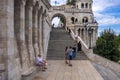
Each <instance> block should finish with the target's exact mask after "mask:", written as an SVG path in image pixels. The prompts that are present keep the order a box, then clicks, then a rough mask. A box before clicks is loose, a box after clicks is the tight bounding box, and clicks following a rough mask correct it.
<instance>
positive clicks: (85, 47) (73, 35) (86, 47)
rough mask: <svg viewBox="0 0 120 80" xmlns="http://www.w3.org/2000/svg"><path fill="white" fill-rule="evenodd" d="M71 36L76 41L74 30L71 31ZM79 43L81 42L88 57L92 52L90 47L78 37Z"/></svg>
mask: <svg viewBox="0 0 120 80" xmlns="http://www.w3.org/2000/svg"><path fill="white" fill-rule="evenodd" d="M71 36H72V38H73V39H74V40H75V34H74V32H73V31H72V30H71ZM79 41H80V42H81V45H82V50H83V52H84V53H85V54H86V55H88V53H90V52H91V49H89V48H88V46H87V45H86V44H85V43H84V41H83V40H82V39H81V38H80V37H79V36H78V37H77V42H79Z"/></svg>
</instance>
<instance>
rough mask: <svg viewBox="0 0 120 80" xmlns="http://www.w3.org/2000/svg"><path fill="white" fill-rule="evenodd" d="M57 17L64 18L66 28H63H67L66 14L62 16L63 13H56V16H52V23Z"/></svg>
mask: <svg viewBox="0 0 120 80" xmlns="http://www.w3.org/2000/svg"><path fill="white" fill-rule="evenodd" d="M55 17H61V18H62V21H63V23H64V26H63V27H65V26H66V17H65V16H64V14H61V13H56V14H54V15H53V16H52V18H51V21H52V19H53V18H55Z"/></svg>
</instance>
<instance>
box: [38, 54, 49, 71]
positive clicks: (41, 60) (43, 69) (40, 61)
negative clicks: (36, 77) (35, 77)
mask: <svg viewBox="0 0 120 80" xmlns="http://www.w3.org/2000/svg"><path fill="white" fill-rule="evenodd" d="M36 64H37V65H38V66H40V67H42V71H45V69H47V68H46V61H45V60H43V58H42V56H41V54H38V56H37V58H36Z"/></svg>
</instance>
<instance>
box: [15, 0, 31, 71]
mask: <svg viewBox="0 0 120 80" xmlns="http://www.w3.org/2000/svg"><path fill="white" fill-rule="evenodd" d="M14 12H15V13H14V15H15V16H14V18H15V19H14V27H15V35H16V39H17V45H18V51H19V57H20V63H21V66H22V70H23V71H26V70H27V68H28V66H29V60H28V52H27V48H26V44H25V2H24V1H23V0H20V1H16V2H15V10H14Z"/></svg>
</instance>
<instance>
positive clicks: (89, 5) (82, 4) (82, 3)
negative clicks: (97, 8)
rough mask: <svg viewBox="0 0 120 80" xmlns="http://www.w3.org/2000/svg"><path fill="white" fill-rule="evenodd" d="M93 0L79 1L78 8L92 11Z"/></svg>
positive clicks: (77, 2)
mask: <svg viewBox="0 0 120 80" xmlns="http://www.w3.org/2000/svg"><path fill="white" fill-rule="evenodd" d="M92 3H93V1H92V0H77V1H76V7H77V8H78V9H81V10H90V11H92Z"/></svg>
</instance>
